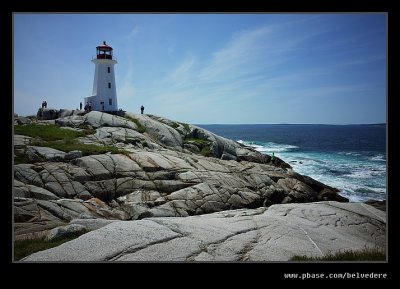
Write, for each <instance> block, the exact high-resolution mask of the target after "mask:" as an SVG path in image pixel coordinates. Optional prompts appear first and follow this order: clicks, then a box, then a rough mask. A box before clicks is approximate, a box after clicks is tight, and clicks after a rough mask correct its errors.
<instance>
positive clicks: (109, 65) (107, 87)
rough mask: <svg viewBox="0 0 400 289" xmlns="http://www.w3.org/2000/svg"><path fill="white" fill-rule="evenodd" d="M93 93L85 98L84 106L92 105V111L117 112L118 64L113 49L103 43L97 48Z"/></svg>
mask: <svg viewBox="0 0 400 289" xmlns="http://www.w3.org/2000/svg"><path fill="white" fill-rule="evenodd" d="M92 62H93V63H94V64H95V66H96V67H95V71H94V81H93V92H92V95H91V96H88V97H85V99H84V105H85V106H86V105H90V106H91V109H92V110H97V111H107V112H112V111H117V110H118V103H117V88H116V85H115V74H114V65H115V64H116V63H117V61H116V60H115V58H114V57H113V49H112V47H111V46H109V45H107V44H106V42H105V41H103V44H102V45H99V46H97V47H96V58H94V59H92Z"/></svg>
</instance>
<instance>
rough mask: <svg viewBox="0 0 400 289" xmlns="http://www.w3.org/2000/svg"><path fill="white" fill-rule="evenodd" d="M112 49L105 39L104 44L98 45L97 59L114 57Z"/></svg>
mask: <svg viewBox="0 0 400 289" xmlns="http://www.w3.org/2000/svg"><path fill="white" fill-rule="evenodd" d="M112 51H113V49H112V47H111V46H108V45H107V44H106V42H105V41H103V44H102V45H99V46H97V47H96V54H97V59H112Z"/></svg>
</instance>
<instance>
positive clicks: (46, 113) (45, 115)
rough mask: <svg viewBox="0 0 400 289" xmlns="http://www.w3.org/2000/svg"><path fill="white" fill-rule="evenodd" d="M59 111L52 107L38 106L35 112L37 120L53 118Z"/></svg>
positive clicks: (56, 116)
mask: <svg viewBox="0 0 400 289" xmlns="http://www.w3.org/2000/svg"><path fill="white" fill-rule="evenodd" d="M59 115H60V114H59V111H58V110H56V109H54V108H39V109H38V112H37V114H36V118H37V119H38V120H53V119H57V118H58V117H59Z"/></svg>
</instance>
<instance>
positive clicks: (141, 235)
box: [23, 202, 386, 262]
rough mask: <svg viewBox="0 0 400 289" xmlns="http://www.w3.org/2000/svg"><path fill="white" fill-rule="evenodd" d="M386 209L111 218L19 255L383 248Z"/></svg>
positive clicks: (108, 256) (272, 255) (315, 207)
mask: <svg viewBox="0 0 400 289" xmlns="http://www.w3.org/2000/svg"><path fill="white" fill-rule="evenodd" d="M385 236H386V216H385V213H384V212H382V211H380V210H377V209H375V208H373V207H371V206H369V205H366V204H363V203H338V202H318V203H306V204H285V205H273V206H271V207H269V208H268V209H267V208H264V207H261V208H258V209H239V210H232V211H222V212H218V213H213V214H208V215H200V216H191V217H186V218H173V217H171V218H152V219H144V220H136V221H124V222H114V223H112V224H109V225H107V226H105V227H102V228H100V229H98V230H95V231H92V232H89V233H86V234H84V235H82V236H80V237H79V238H77V239H74V240H72V241H70V242H67V243H64V244H62V245H60V246H58V247H56V248H52V249H48V250H45V251H41V252H37V253H34V254H32V255H30V256H27V257H26V258H24V259H23V261H30V262H34V261H40V262H43V261H287V260H289V259H290V258H291V257H292V256H294V255H306V256H324V255H326V254H329V253H336V252H340V251H343V250H349V249H351V250H360V249H364V248H365V247H375V246H379V247H383V248H384V247H385V244H386V239H385Z"/></svg>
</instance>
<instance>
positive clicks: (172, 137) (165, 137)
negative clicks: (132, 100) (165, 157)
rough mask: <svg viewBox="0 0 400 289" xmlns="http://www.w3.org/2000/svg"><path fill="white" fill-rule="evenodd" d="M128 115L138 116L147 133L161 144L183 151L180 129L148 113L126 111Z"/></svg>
mask: <svg viewBox="0 0 400 289" xmlns="http://www.w3.org/2000/svg"><path fill="white" fill-rule="evenodd" d="M126 115H127V116H130V117H133V118H136V119H137V120H138V121H139V122H140V123H141V124H142V125H143V126H144V127H145V128H146V134H149V135H150V137H151V138H153V139H156V140H157V141H158V142H159V143H160V144H162V145H165V146H167V147H171V148H173V149H175V150H178V151H181V150H182V145H183V140H182V136H181V135H180V134H179V132H178V131H176V130H175V129H173V128H172V127H170V126H169V125H166V124H164V123H162V122H159V121H155V120H153V119H152V118H150V117H149V116H147V115H141V114H133V113H126Z"/></svg>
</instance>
